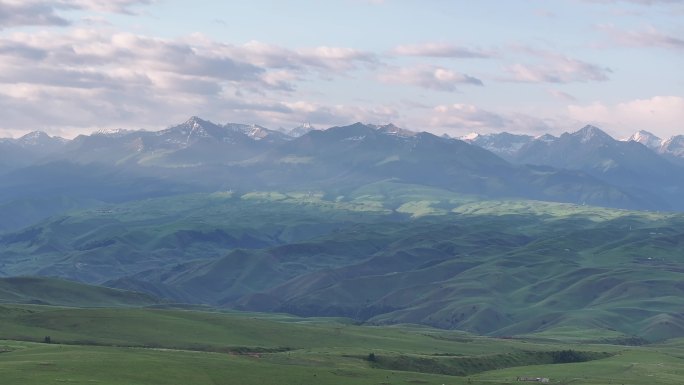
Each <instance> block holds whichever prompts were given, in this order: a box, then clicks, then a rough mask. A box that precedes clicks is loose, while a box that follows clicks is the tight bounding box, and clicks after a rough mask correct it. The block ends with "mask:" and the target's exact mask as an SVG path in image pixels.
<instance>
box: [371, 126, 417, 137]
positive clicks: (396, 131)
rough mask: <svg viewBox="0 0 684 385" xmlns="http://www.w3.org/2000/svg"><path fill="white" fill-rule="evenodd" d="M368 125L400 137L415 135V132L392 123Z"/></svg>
mask: <svg viewBox="0 0 684 385" xmlns="http://www.w3.org/2000/svg"><path fill="white" fill-rule="evenodd" d="M369 126H371V127H373V128H375V129H376V130H378V131H380V132H382V133H385V134H389V135H395V136H401V137H411V136H415V135H416V132H414V131H410V130H407V129H404V128H401V127H397V126H395V125H394V124H393V123H389V124H385V125H372V124H369Z"/></svg>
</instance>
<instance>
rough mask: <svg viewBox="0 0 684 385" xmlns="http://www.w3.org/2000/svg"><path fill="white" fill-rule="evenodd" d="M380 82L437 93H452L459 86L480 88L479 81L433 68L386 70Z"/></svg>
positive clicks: (439, 68)
mask: <svg viewBox="0 0 684 385" xmlns="http://www.w3.org/2000/svg"><path fill="white" fill-rule="evenodd" d="M379 79H380V80H381V81H382V82H385V83H389V84H409V85H414V86H418V87H422V88H427V89H433V90H438V91H447V92H453V91H456V89H457V87H458V86H460V85H464V84H468V85H476V86H482V85H483V83H482V81H481V80H480V79H477V78H475V77H472V76H469V75H466V74H462V73H458V72H455V71H452V70H450V69H446V68H443V67H435V66H417V67H404V68H395V69H388V70H387V71H386V72H384V73H381V74H380V75H379Z"/></svg>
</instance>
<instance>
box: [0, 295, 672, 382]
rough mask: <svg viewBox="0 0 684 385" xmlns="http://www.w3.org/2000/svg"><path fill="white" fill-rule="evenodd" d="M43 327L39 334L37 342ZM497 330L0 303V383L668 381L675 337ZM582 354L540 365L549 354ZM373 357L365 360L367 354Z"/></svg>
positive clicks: (254, 314)
mask: <svg viewBox="0 0 684 385" xmlns="http://www.w3.org/2000/svg"><path fill="white" fill-rule="evenodd" d="M45 336H50V338H51V343H49V344H47V343H41V342H39V341H43V339H44V337H45ZM548 337H549V336H547V338H545V339H541V338H536V339H535V338H529V339H498V338H487V337H479V336H474V335H469V334H466V333H462V332H455V331H444V330H438V329H431V328H426V327H418V326H412V325H395V326H384V327H372V326H358V325H354V324H352V323H350V322H349V321H348V320H344V319H326V318H316V319H304V318H297V317H292V316H286V315H278V314H258V313H235V312H231V313H225V312H215V311H209V310H204V311H198V310H194V311H189V310H177V309H142V308H138V309H121V308H119V309H83V308H82V309H74V308H64V307H51V306H45V305H10V304H5V305H1V306H0V352H1V353H0V374H1V375H2V381H3V384H5V383H6V384H13V385H14V384H17V385H23V384H38V383H39V384H63V383H73V384H91V383H97V384H131V385H143V384H144V385H152V384H179V385H180V384H189V383H192V384H241V385H250V384H278V385H280V384H376V385H377V384H472V383H474V384H513V383H517V382H516V381H515V379H516V377H522V376H535V377H548V378H550V379H551V382H552V383H562V384H587V385H589V384H592V385H594V384H596V385H598V384H608V383H621V384H630V385H636V384H663V385H665V384H667V385H669V384H680V383H682V381H683V380H684V342H682V341H681V340H672V341H669V342H667V343H663V344H659V345H649V346H637V347H634V346H631V347H630V346H617V345H607V344H577V343H568V342H563V341H562V340H561V339H556V340H552V339H549V338H548ZM570 350H571V351H573V352H576V353H581V354H582V355H584V358H586V359H588V361H586V362H577V363H556V364H554V363H552V362H554V359H553V358H554V357H558V355H559V353H561V352H564V351H565V352H567V351H570ZM370 353H373V359H372V360H369V354H370Z"/></svg>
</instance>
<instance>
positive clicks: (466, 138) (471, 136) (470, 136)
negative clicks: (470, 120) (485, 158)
mask: <svg viewBox="0 0 684 385" xmlns="http://www.w3.org/2000/svg"><path fill="white" fill-rule="evenodd" d="M479 137H480V134H478V133H477V132H471V133H470V134H467V135H463V136H461V137H460V138H459V139H461V140H463V141H466V142H470V141H473V140H475V139H477V138H479Z"/></svg>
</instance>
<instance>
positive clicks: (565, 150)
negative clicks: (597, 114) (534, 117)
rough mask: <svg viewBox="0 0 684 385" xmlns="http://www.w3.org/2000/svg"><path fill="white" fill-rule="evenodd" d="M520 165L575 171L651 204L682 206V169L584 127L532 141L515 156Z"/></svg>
mask: <svg viewBox="0 0 684 385" xmlns="http://www.w3.org/2000/svg"><path fill="white" fill-rule="evenodd" d="M515 161H516V162H518V163H523V164H536V165H546V166H551V167H555V168H561V169H569V170H579V171H583V172H586V173H588V174H590V175H592V176H594V177H596V178H599V179H601V180H604V181H607V182H608V183H611V184H612V185H614V186H618V187H620V188H622V189H624V190H626V191H628V192H630V193H632V194H633V195H635V196H639V197H641V198H642V199H643V200H645V201H651V202H654V203H655V206H659V207H663V206H665V207H670V208H674V209H678V210H679V209H682V208H684V201H682V200H681V199H680V196H681V192H682V191H684V168H681V167H678V166H676V165H674V164H673V163H671V162H669V161H667V160H665V159H664V158H662V157H660V156H659V155H658V154H656V153H655V152H653V151H651V150H649V149H648V148H647V147H645V146H643V145H641V144H640V143H637V142H635V141H628V142H622V141H618V140H615V139H613V138H612V137H610V136H609V135H608V134H606V133H605V132H603V131H601V130H600V129H599V128H597V127H593V126H586V127H584V128H582V129H581V130H579V131H577V132H575V133H572V134H568V133H566V134H563V135H561V136H560V137H559V138H557V139H552V140H534V141H532V142H530V143H529V144H528V145H526V146H524V147H523V148H522V149H521V150H520V152H519V153H518V154H517V156H516V157H515Z"/></svg>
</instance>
